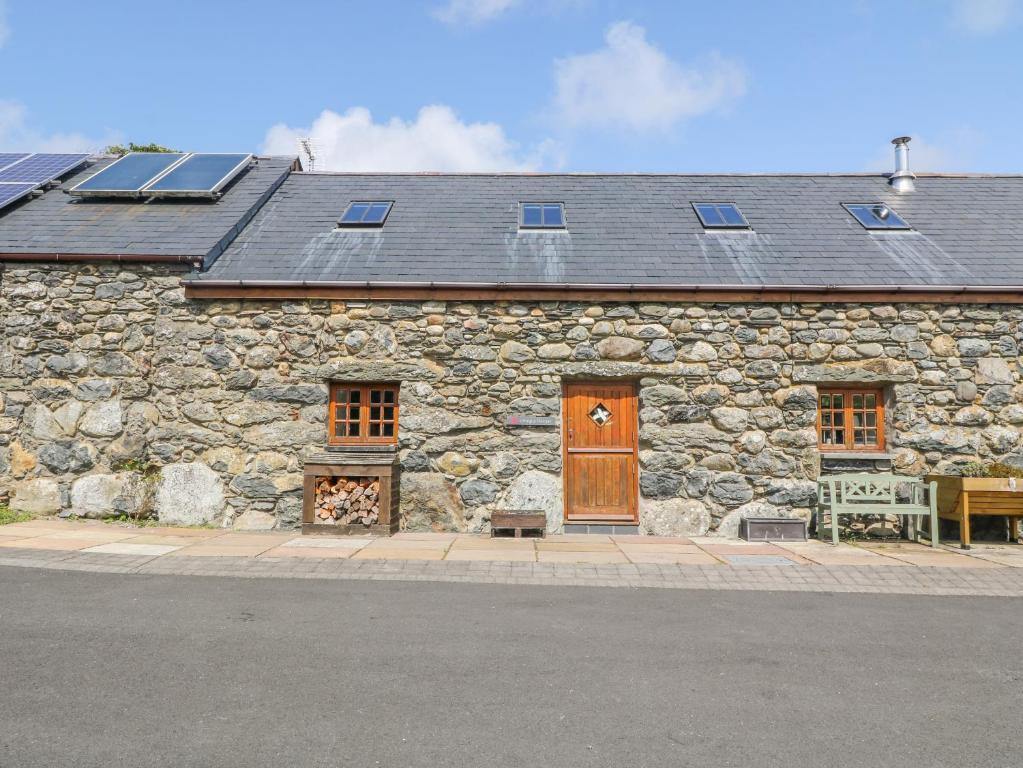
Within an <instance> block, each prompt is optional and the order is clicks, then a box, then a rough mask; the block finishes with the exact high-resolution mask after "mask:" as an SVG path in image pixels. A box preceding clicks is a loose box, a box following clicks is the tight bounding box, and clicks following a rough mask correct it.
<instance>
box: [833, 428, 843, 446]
mask: <svg viewBox="0 0 1023 768" xmlns="http://www.w3.org/2000/svg"><path fill="white" fill-rule="evenodd" d="M835 442H836V443H837V444H839V445H845V430H844V429H836V430H835Z"/></svg>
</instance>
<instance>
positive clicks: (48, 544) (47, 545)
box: [0, 536, 96, 551]
mask: <svg viewBox="0 0 1023 768" xmlns="http://www.w3.org/2000/svg"><path fill="white" fill-rule="evenodd" d="M95 545H96V540H95V539H69V538H54V537H52V536H34V537H32V538H30V539H13V540H6V541H0V547H3V548H5V549H50V550H60V551H73V550H76V549H85V548H86V547H92V546H95Z"/></svg>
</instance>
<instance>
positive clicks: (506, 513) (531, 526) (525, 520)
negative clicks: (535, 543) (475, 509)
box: [490, 509, 547, 539]
mask: <svg viewBox="0 0 1023 768" xmlns="http://www.w3.org/2000/svg"><path fill="white" fill-rule="evenodd" d="M499 531H508V532H512V533H513V534H514V536H515V538H516V539H518V538H521V537H522V532H523V531H534V532H535V533H538V534H539V535H540V538H544V537H546V536H547V515H546V514H545V513H544V511H543V510H538V509H526V510H520V509H498V510H494V511H493V512H492V513H491V514H490V536H491V538H493V537H494V536H497V535H498V532H499Z"/></svg>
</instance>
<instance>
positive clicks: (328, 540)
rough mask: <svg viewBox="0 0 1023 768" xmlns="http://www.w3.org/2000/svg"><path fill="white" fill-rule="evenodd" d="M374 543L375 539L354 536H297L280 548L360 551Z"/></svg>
mask: <svg viewBox="0 0 1023 768" xmlns="http://www.w3.org/2000/svg"><path fill="white" fill-rule="evenodd" d="M374 541H376V539H372V538H368V537H366V538H363V537H355V536H299V537H297V538H294V539H289V540H288V541H286V542H284V544H282V545H281V546H283V547H301V548H307V549H362V548H363V547H365V546H367V545H369V544H371V543H372V542H374Z"/></svg>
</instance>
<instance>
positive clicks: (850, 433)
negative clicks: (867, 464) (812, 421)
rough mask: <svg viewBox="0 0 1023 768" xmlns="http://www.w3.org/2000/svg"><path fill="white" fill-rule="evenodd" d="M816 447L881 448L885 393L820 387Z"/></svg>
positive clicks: (857, 449)
mask: <svg viewBox="0 0 1023 768" xmlns="http://www.w3.org/2000/svg"><path fill="white" fill-rule="evenodd" d="M817 446H818V447H819V448H820V449H821V450H822V451H879V450H881V449H883V448H884V395H883V393H882V391H881V390H880V389H821V390H819V391H818V395H817Z"/></svg>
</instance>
